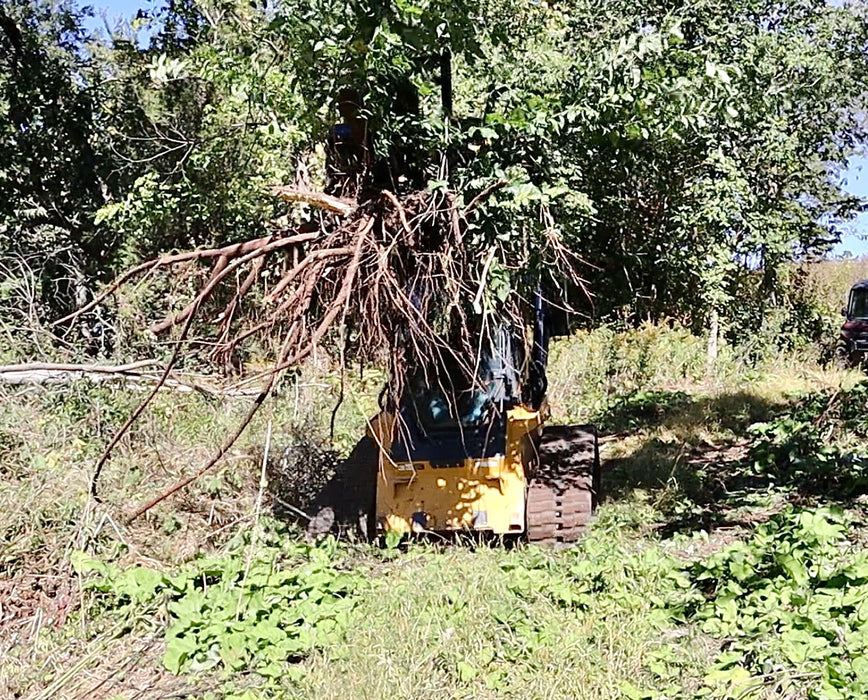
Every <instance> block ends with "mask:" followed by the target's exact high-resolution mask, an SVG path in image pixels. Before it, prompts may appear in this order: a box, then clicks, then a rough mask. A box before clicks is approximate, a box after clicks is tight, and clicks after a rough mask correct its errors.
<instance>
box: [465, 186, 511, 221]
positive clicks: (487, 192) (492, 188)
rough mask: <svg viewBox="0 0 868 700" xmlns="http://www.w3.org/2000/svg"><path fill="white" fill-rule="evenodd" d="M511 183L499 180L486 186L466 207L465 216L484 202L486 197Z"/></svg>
mask: <svg viewBox="0 0 868 700" xmlns="http://www.w3.org/2000/svg"><path fill="white" fill-rule="evenodd" d="M508 184H509V183H508V182H507V181H506V180H498V181H497V182H494V183H492V184H490V185H489V186H488V187H486V188H485V189H484V190H482V192H480V193H479V194H478V195H476V196H475V197H474V198H473V199H471V200H470V204H468V205H467V206H466V207H464V216H467V215H468V214H470V213H471V212H472V211H473V210H474V209H476V208H477V207H478V206H479V205H480V204H482V203H483V202H484V201H485V200H486V199H488V198H489V197H490V196H491V195H493V194H494V193H495V192H497V191H498V190H500V189H503V188H504V187H506V186H507V185H508Z"/></svg>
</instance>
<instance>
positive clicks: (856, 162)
mask: <svg viewBox="0 0 868 700" xmlns="http://www.w3.org/2000/svg"><path fill="white" fill-rule="evenodd" d="M79 4H80V5H82V6H83V5H90V6H91V7H93V9H94V14H95V15H96V17H94V18H93V19H91V21H90V22H88V25H89V26H90V27H91V28H93V29H102V28H103V26H104V24H105V23H106V22H107V23H108V25H109V26H110V27H112V26H115V25H116V24H118V23H119V22H122V21H123V20H125V19H130V18H131V17H134V16H135V14H136V11H137V10H139V9H153V8H154V7H159V6H160V5H161V4H162V0H91V1H90V2H86V1H84V0H80V2H79ZM842 179H843V184H844V189H846V190H847V191H848V192H849V193H850V194H853V195H856V196H857V197H862V198H863V199H866V200H868V156H859V157H854V158H851V159H850V166H849V168H848V169H847V170H846V171H845V172H844V173H843V175H842ZM866 239H868V212H866V213H864V214H860V215H859V216H858V217H856V220H855V221H853V222H852V223H849V224H847V225H846V226H845V233H844V236H843V238H842V240H841V242H840V243H839V244H838V245H837V246H835V249H834V250H833V251H832V253H833V255H843V254H844V253H851V254H852V255H856V256H858V255H868V240H866Z"/></svg>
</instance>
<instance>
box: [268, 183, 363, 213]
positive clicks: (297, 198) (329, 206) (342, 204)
mask: <svg viewBox="0 0 868 700" xmlns="http://www.w3.org/2000/svg"><path fill="white" fill-rule="evenodd" d="M271 194H272V195H274V196H275V197H280V198H281V199H285V200H286V201H287V202H300V203H302V204H310V205H311V206H314V207H318V208H319V209H324V210H325V211H330V212H332V213H334V214H340V215H341V216H349V215H350V214H352V213H353V212H354V211H355V210H356V207H357V206H358V203H357V202H355V201H354V200H352V199H344V198H341V197H334V196H332V195H330V194H325V193H324V192H313V191H311V190H302V189H299V188H298V187H292V186H291V185H278V186H276V187H272V188H271Z"/></svg>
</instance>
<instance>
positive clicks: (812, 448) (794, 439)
mask: <svg viewBox="0 0 868 700" xmlns="http://www.w3.org/2000/svg"><path fill="white" fill-rule="evenodd" d="M818 396H819V395H812V396H811V397H810V398H809V399H808V400H806V399H803V398H800V399H793V400H791V401H789V402H776V401H770V400H768V399H766V398H764V397H761V396H758V395H756V394H752V393H749V392H745V391H737V392H730V393H723V394H720V395H718V396H711V397H691V396H689V395H687V394H685V393H683V392H666V391H654V392H637V393H636V394H633V395H630V396H628V397H625V398H624V399H621V400H619V401H616V402H615V403H614V404H613V405H612V407H611V408H610V409H609V410H607V411H606V412H604V413H602V414H601V415H599V416H598V424H599V425H600V426H601V432H602V433H604V434H608V436H607V437H606V438H604V441H605V442H608V443H612V442H616V441H618V440H626V439H630V438H631V435H632V436H635V435H636V434H639V435H640V436H641V437H644V439H643V440H642V442H641V444H640V445H639V446H638V448H637V449H636V450H635V451H633V452H632V453H631V454H629V455H628V456H625V457H620V458H612V459H608V460H606V459H605V458H604V462H603V499H604V500H605V501H610V502H611V501H617V500H621V499H624V498H626V497H628V496H629V495H630V494H631V493H633V492H634V491H636V490H642V491H645V492H646V493H648V494H649V495H651V497H652V498H653V501H654V504H655V506H656V507H657V508H658V509H659V510H660V511H661V512H662V513H663V514H664V516H665V517H666V520H667V522H666V523H665V524H664V525H663V526H662V527H661V534H663V535H668V534H672V533H674V532H676V531H690V530H697V529H704V530H711V529H714V528H718V527H730V526H737V525H744V524H747V523H748V522H751V521H755V520H756V519H757V518H758V517H762V511H763V509H764V508H765V509H766V510H768V509H769V508H770V507H772V504H773V503H774V502H775V501H777V502H780V501H781V500H788V501H794V502H811V501H814V500H818V499H823V500H825V501H830V500H834V501H838V502H841V503H844V504H846V503H847V502H849V501H851V500H852V499H853V497H854V496H856V495H858V494H859V493H865V492H868V476H866V474H868V469H866V471H865V473H863V471H862V469H861V463H860V468H859V469H854V456H853V455H850V454H847V453H844V452H843V451H841V450H840V449H839V448H837V447H835V446H831V445H827V444H826V443H825V442H824V439H823V435H821V432H820V429H819V428H818V424H819V423H820V422H821V421H824V420H826V418H827V415H826V414H827V413H828V408H827V405H828V406H832V405H833V402H834V400H835V398H834V396H832V397H824V396H821V397H820V400H818ZM806 405H807V406H808V407H809V410H806ZM791 416H796V417H795V418H793V417H791ZM759 422H768V425H769V426H770V427H769V428H768V429H767V430H766V431H765V432H763V431H762V430H760V431H757V429H753V430H749V429H748V428H749V426H751V425H753V424H756V423H759ZM830 432H831V431H830ZM651 433H656V434H651ZM640 439H641V438H640ZM855 459H856V461H857V462H858V461H859V459H860V458H858V457H856V458H855Z"/></svg>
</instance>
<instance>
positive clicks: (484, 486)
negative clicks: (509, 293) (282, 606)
mask: <svg viewBox="0 0 868 700" xmlns="http://www.w3.org/2000/svg"><path fill="white" fill-rule="evenodd" d="M522 332H523V329H522ZM481 345H482V347H483V348H484V349H483V351H482V352H481V353H480V354H479V357H478V358H477V366H476V369H475V372H474V375H475V376H472V377H471V378H469V379H468V378H467V377H466V372H463V371H461V369H460V368H459V367H458V366H457V363H455V362H453V361H450V359H449V358H441V359H440V360H438V361H436V362H434V361H432V362H431V364H430V365H429V366H426V367H421V368H419V369H418V370H417V371H416V372H413V373H411V375H410V377H409V378H408V382H407V387H406V389H405V390H404V392H403V395H402V396H401V397H400V399H399V400H398V401H396V402H395V405H394V407H393V408H391V409H384V410H383V411H382V412H381V413H380V414H379V415H377V416H376V417H374V418H373V419H372V420H371V422H370V424H369V428H368V435H367V436H366V438H365V439H363V440H362V441H361V442H360V443H359V445H357V447H356V449H355V450H354V451H353V453H352V454H351V455H350V458H349V459H348V460H347V461H346V462H345V463H344V464H342V465H341V466H340V468H339V470H338V473H337V474H336V477H335V478H334V479H333V480H332V482H331V483H330V484H329V485H328V487H327V488H326V489H325V491H324V493H323V495H322V497H321V498H320V500H319V502H318V504H317V508H316V511H315V515H314V517H313V519H312V521H311V523H310V526H309V530H310V531H311V532H313V533H318V532H324V531H328V530H332V529H342V528H348V527H350V528H353V529H355V530H357V531H358V532H360V533H361V534H363V535H365V536H368V537H371V536H374V535H376V534H380V533H384V532H390V531H391V532H398V533H426V532H427V533H431V532H434V533H442V534H447V533H456V532H477V533H490V534H493V535H500V536H516V537H520V536H523V537H525V538H526V539H527V540H528V541H531V542H547V543H557V542H573V541H575V540H576V539H578V538H579V537H580V535H581V534H582V532H583V530H584V528H585V526H586V525H587V523H588V521H589V519H590V518H591V515H592V513H593V512H594V509H595V507H596V502H597V494H598V493H599V486H600V485H599V478H600V477H599V463H600V462H599V450H598V444H597V434H596V431H595V429H594V428H593V426H589V425H583V426H547V425H546V419H547V418H548V405H547V402H546V399H545V389H546V378H545V366H546V361H547V354H548V327H547V320H546V318H545V308H544V304H543V303H542V302H541V300H539V299H538V300H537V304H536V319H535V329H534V342H533V346H532V352H531V357H530V358H529V361H525V358H524V357H522V355H523V354H524V353H523V352H522V347H523V343H522V342H521V340H520V336H519V335H517V334H516V333H515V332H510V331H509V330H507V329H504V328H501V329H498V330H496V331H495V332H493V333H492V334H490V335H489V337H487V338H485V342H484V343H481Z"/></svg>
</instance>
